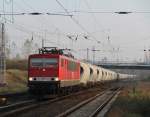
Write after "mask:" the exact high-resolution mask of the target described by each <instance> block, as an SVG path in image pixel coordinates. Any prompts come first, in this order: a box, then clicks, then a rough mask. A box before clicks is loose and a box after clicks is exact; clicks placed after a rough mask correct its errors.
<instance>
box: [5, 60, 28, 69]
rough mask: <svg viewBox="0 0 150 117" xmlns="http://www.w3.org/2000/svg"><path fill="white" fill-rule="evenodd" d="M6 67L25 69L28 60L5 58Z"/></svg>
mask: <svg viewBox="0 0 150 117" xmlns="http://www.w3.org/2000/svg"><path fill="white" fill-rule="evenodd" d="M6 68H7V69H19V70H27V68H28V61H27V60H24V59H22V60H16V59H7V60H6Z"/></svg>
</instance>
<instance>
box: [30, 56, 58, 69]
mask: <svg viewBox="0 0 150 117" xmlns="http://www.w3.org/2000/svg"><path fill="white" fill-rule="evenodd" d="M30 65H31V67H56V66H57V65H58V59H57V58H31V60H30Z"/></svg>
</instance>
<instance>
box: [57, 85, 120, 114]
mask: <svg viewBox="0 0 150 117" xmlns="http://www.w3.org/2000/svg"><path fill="white" fill-rule="evenodd" d="M119 92H120V88H117V89H115V90H106V91H103V92H101V93H99V94H97V95H96V96H94V97H91V98H89V99H87V100H84V101H83V102H81V103H79V104H77V105H75V106H74V107H72V108H70V109H68V110H66V111H65V112H63V113H61V114H59V115H57V117H104V115H105V113H106V112H107V111H108V110H109V108H110V106H111V104H112V103H113V101H114V100H115V99H116V97H117V95H118V94H119Z"/></svg>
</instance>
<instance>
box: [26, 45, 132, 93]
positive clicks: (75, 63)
mask: <svg viewBox="0 0 150 117" xmlns="http://www.w3.org/2000/svg"><path fill="white" fill-rule="evenodd" d="M131 77H133V75H128V74H120V73H116V72H114V71H111V70H108V69H104V68H102V67H98V66H95V65H92V64H90V63H86V62H82V61H79V60H77V59H75V58H74V57H73V56H72V55H71V54H70V53H67V54H66V53H64V49H58V48H56V47H43V48H41V49H39V53H38V54H32V55H30V56H29V59H28V87H29V91H30V92H31V93H37V92H38V93H39V92H40V93H44V94H51V93H58V92H59V91H60V90H62V89H63V90H64V89H65V90H68V89H72V88H74V87H81V86H84V87H86V86H87V85H89V84H96V83H98V82H104V81H112V80H119V79H122V78H131Z"/></svg>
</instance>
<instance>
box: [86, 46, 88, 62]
mask: <svg viewBox="0 0 150 117" xmlns="http://www.w3.org/2000/svg"><path fill="white" fill-rule="evenodd" d="M86 56H87V61H89V48H87V55H86Z"/></svg>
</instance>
